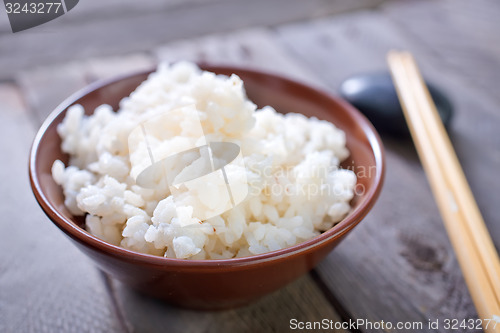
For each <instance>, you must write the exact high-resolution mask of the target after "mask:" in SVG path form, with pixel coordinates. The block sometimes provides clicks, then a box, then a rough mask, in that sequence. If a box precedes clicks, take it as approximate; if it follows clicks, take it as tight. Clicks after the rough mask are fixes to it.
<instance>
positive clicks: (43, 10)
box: [5, 2, 63, 14]
mask: <svg viewBox="0 0 500 333" xmlns="http://www.w3.org/2000/svg"><path fill="white" fill-rule="evenodd" d="M5 10H6V11H7V14H57V13H59V10H63V9H62V8H61V2H31V3H25V4H23V5H22V4H20V3H18V2H7V3H5Z"/></svg>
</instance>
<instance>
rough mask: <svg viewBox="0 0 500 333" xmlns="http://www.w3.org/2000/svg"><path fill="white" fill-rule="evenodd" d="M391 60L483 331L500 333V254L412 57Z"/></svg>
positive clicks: (394, 55) (408, 119)
mask: <svg viewBox="0 0 500 333" xmlns="http://www.w3.org/2000/svg"><path fill="white" fill-rule="evenodd" d="M387 60H388V63H389V68H390V70H391V75H392V78H393V81H394V84H395V86H396V90H397V92H398V96H399V100H400V101H401V105H402V106H403V110H404V114H405V118H406V122H407V123H408V126H409V128H410V132H411V135H412V137H413V141H414V142H415V146H416V148H417V152H418V155H419V157H420V160H421V161H422V164H423V167H424V170H425V172H426V174H427V178H428V180H429V182H430V185H431V188H432V192H433V194H434V197H435V199H436V201H437V204H438V207H439V210H440V212H441V216H442V218H443V220H444V224H445V226H446V230H447V232H448V236H449V238H450V240H451V243H452V245H453V248H454V249H455V253H456V256H457V259H458V262H459V263H460V266H461V269H462V273H463V275H464V278H465V281H466V283H467V286H468V288H469V292H470V294H471V296H472V299H473V301H474V304H475V306H476V309H477V311H478V314H479V317H480V318H481V320H482V323H483V328H484V330H485V331H486V332H497V333H498V332H500V260H499V257H498V253H497V252H496V249H495V246H494V244H493V241H492V240H491V237H490V235H489V233H488V229H487V228H486V226H485V224H484V221H483V218H482V216H481V213H480V211H479V208H478V207H477V204H476V202H475V200H474V197H473V195H472V192H471V190H470V188H469V185H468V183H467V180H466V178H465V175H464V173H463V171H462V168H461V167H460V163H459V161H458V158H457V156H456V154H455V151H454V149H453V146H452V144H451V142H450V139H449V137H448V135H447V133H446V130H445V128H444V126H443V123H442V122H441V119H440V117H439V114H438V112H437V110H436V106H435V105H434V102H433V101H432V98H431V96H430V94H429V91H428V90H427V88H426V86H425V83H424V81H423V79H422V76H421V74H420V72H419V70H418V67H417V65H416V63H415V60H414V59H413V57H412V55H411V54H410V53H409V52H397V51H391V52H389V54H388V56H387ZM488 319H491V321H490V322H488ZM495 324H496V327H495Z"/></svg>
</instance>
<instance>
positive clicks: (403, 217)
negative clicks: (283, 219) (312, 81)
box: [277, 12, 500, 322]
mask: <svg viewBox="0 0 500 333" xmlns="http://www.w3.org/2000/svg"><path fill="white" fill-rule="evenodd" d="M401 24H402V23H401ZM277 33H278V35H279V36H280V40H281V41H282V43H283V45H285V46H286V47H288V48H289V49H290V50H291V51H292V52H293V53H294V54H295V55H296V56H297V57H299V58H300V59H301V60H302V61H303V62H305V63H307V65H308V66H309V67H310V68H312V69H313V70H315V72H316V74H317V75H318V76H319V77H321V78H322V79H323V80H324V81H325V82H327V83H328V84H329V85H330V87H331V88H332V89H335V88H337V87H338V86H339V84H340V83H341V82H342V80H344V79H345V78H346V77H348V76H350V75H353V74H357V73H360V72H369V71H379V70H385V68H386V63H385V56H386V52H387V51H389V50H390V49H392V48H402V49H408V50H410V51H411V52H412V53H413V54H415V55H416V58H417V61H418V62H419V65H421V67H422V70H423V73H424V75H426V76H428V77H429V78H430V80H431V81H434V82H436V84H438V85H440V86H442V87H444V90H445V91H447V92H448V93H449V94H450V96H451V99H452V101H453V102H454V104H455V108H456V118H455V119H454V123H453V125H452V127H453V129H452V136H453V138H452V139H453V141H454V143H455V146H456V149H457V153H458V155H459V158H460V160H461V162H462V163H463V167H464V170H465V172H466V174H467V176H468V178H469V182H470V183H471V186H472V188H473V191H474V193H475V195H476V198H477V201H478V202H479V205H480V208H481V209H482V212H483V214H484V216H485V219H486V220H487V223H488V226H489V228H490V232H491V233H492V236H493V237H494V238H495V240H496V244H497V246H498V244H499V242H500V235H499V232H500V227H499V226H498V224H497V223H495V222H496V221H498V219H497V218H496V215H495V213H496V206H497V204H496V203H495V202H494V201H495V199H493V198H498V188H500V183H499V180H498V179H496V178H497V177H491V176H489V175H491V174H494V173H495V170H497V169H498V167H499V166H500V163H499V162H500V160H499V158H498V147H499V146H500V145H499V144H498V143H499V142H498V136H497V135H495V130H494V129H493V128H498V127H499V126H500V117H499V116H500V115H499V114H498V113H497V112H492V110H495V109H492V107H493V106H494V105H495V103H494V101H493V99H492V98H491V97H488V96H487V94H485V93H484V92H483V93H477V92H476V91H475V90H471V89H469V85H468V82H467V78H466V77H464V76H463V75H462V74H461V73H460V72H457V71H456V70H454V68H453V67H452V66H450V65H449V64H448V63H446V59H443V58H442V57H439V56H437V55H436V52H435V51H434V50H433V49H431V48H429V47H428V46H427V45H425V44H422V43H420V42H419V41H418V40H415V39H413V38H412V35H411V34H410V33H408V32H406V30H405V29H403V28H402V26H401V25H399V24H395V23H394V22H393V21H392V20H391V19H390V18H387V17H385V16H384V14H383V13H380V12H364V13H356V14H352V15H344V16H343V17H339V18H333V19H328V20H321V21H316V22H313V23H308V24H296V25H291V26H287V27H284V28H279V29H277ZM498 79H500V78H498ZM472 105H474V106H473V108H472ZM471 110H474V111H473V112H471ZM384 142H385V145H386V148H387V149H386V151H387V167H388V170H387V178H386V184H385V187H384V190H383V193H382V196H381V198H380V200H379V202H378V204H377V206H376V207H375V209H374V210H373V211H372V213H370V215H369V216H368V217H367V218H366V220H365V221H363V223H362V224H361V225H360V226H359V227H358V228H357V229H356V230H355V232H353V233H352V235H350V236H349V237H348V238H347V239H346V240H345V242H344V243H342V244H341V245H340V246H339V248H338V249H336V250H335V251H333V252H332V253H331V255H330V256H329V258H328V260H326V261H325V262H324V263H322V264H321V266H320V269H319V272H320V274H321V275H322V276H323V278H324V280H325V281H326V282H327V283H328V284H329V286H330V287H331V288H332V290H333V292H334V293H335V295H337V297H338V298H339V299H340V301H341V302H342V304H344V306H346V307H347V309H348V310H349V311H350V312H351V314H352V315H353V316H354V317H356V318H371V319H373V320H375V321H377V320H382V319H383V320H391V321H393V322H396V321H422V322H427V319H428V318H430V319H441V320H443V319H445V318H450V317H454V318H461V319H466V318H474V317H475V316H476V314H475V309H474V307H473V305H472V303H471V300H470V297H469V294H468V291H467V289H466V287H465V284H464V282H463V278H462V275H461V272H460V270H459V267H458V264H457V263H456V261H455V258H454V254H453V251H452V249H451V246H450V244H449V241H448V239H447V236H446V233H445V230H444V228H443V226H442V222H441V220H440V218H439V213H438V211H437V208H436V205H435V203H434V202H433V199H432V195H431V193H430V189H429V187H428V185H427V180H426V177H425V175H424V173H423V171H422V169H421V167H420V162H419V161H418V158H417V156H416V154H415V152H414V148H413V146H412V144H411V142H409V141H408V142H404V141H403V142H401V141H396V140H392V139H390V138H384ZM488 183H489V184H490V185H486V184H488ZM374 254H376V255H374Z"/></svg>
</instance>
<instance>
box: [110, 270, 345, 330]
mask: <svg viewBox="0 0 500 333" xmlns="http://www.w3.org/2000/svg"><path fill="white" fill-rule="evenodd" d="M242 287H243V288H244V286H242ZM114 288H115V290H116V294H117V300H118V302H119V304H120V307H121V308H122V311H123V313H124V317H125V318H126V320H127V325H128V326H129V327H131V328H133V331H134V332H166V331H168V332H172V333H175V332H180V333H181V332H192V333H197V332H200V333H201V332H207V333H211V332H213V333H218V332H287V331H289V330H290V321H291V320H292V319H296V320H297V321H318V322H321V321H322V320H323V319H327V320H332V321H333V322H338V321H340V318H339V316H338V315H337V314H336V313H335V311H334V310H333V309H332V307H331V306H330V304H328V301H327V300H326V299H325V298H324V297H322V296H321V291H320V290H318V288H317V286H316V285H315V284H314V282H312V281H311V278H310V277H309V276H305V277H302V278H301V279H299V280H298V281H296V282H294V283H292V284H290V285H288V286H287V287H285V288H283V289H281V290H279V291H277V292H275V293H273V294H271V295H269V296H266V297H265V298H263V299H261V300H259V301H258V302H256V303H253V304H251V305H248V306H246V307H243V308H239V309H234V310H226V311H217V312H209V311H190V310H181V309H178V308H174V307H172V306H169V305H168V304H165V303H162V302H160V301H156V300H153V299H151V298H149V297H147V296H143V295H141V294H138V293H136V292H134V291H132V290H130V289H129V288H127V287H124V286H123V285H121V284H120V283H117V282H114ZM331 332H345V331H343V330H335V329H333V330H331Z"/></svg>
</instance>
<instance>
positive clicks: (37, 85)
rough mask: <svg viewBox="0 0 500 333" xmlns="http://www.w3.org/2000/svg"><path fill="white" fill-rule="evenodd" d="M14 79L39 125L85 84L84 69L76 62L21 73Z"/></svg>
mask: <svg viewBox="0 0 500 333" xmlns="http://www.w3.org/2000/svg"><path fill="white" fill-rule="evenodd" d="M16 79H17V82H18V83H19V85H20V87H21V88H22V91H23V93H24V94H25V96H26V100H27V102H28V105H29V107H30V109H31V110H32V111H33V112H34V116H35V118H36V120H37V122H38V123H39V124H40V123H41V122H42V121H43V120H44V119H45V118H46V117H47V115H48V114H49V113H50V112H52V110H54V108H55V107H56V106H57V105H59V104H60V103H61V102H62V101H63V100H64V99H65V98H67V97H69V96H70V95H71V94H73V93H74V92H76V91H78V90H79V89H81V88H83V87H84V86H85V85H86V84H87V79H86V76H85V68H84V66H83V65H82V64H79V63H76V62H74V63H70V64H64V65H58V66H52V67H40V68H37V69H33V70H29V71H23V72H20V73H19V74H18V75H17V77H16Z"/></svg>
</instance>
